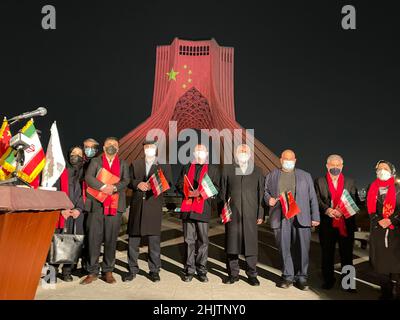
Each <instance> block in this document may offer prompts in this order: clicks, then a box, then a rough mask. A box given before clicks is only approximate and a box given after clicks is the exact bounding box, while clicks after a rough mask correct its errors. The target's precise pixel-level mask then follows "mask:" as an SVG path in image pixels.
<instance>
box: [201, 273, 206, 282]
mask: <svg viewBox="0 0 400 320" xmlns="http://www.w3.org/2000/svg"><path fill="white" fill-rule="evenodd" d="M199 281H200V282H208V278H207V275H205V274H199Z"/></svg>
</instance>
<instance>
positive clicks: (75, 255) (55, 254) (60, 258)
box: [47, 219, 85, 264]
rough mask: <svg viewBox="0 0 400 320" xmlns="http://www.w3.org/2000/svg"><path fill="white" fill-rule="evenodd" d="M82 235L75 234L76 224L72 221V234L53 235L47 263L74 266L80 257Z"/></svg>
mask: <svg viewBox="0 0 400 320" xmlns="http://www.w3.org/2000/svg"><path fill="white" fill-rule="evenodd" d="M84 239H85V236H84V235H77V234H76V222H75V219H74V221H73V234H66V233H55V234H54V235H53V238H52V240H51V245H50V250H49V254H48V258H47V261H48V263H49V264H76V263H77V262H78V259H79V257H80V256H81V253H82V249H83V245H84Z"/></svg>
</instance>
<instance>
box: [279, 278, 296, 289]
mask: <svg viewBox="0 0 400 320" xmlns="http://www.w3.org/2000/svg"><path fill="white" fill-rule="evenodd" d="M292 284H293V282H292V281H289V280H285V279H282V280H281V281H279V282H278V283H277V284H276V286H277V287H278V288H281V289H289V288H290V286H291V285H292Z"/></svg>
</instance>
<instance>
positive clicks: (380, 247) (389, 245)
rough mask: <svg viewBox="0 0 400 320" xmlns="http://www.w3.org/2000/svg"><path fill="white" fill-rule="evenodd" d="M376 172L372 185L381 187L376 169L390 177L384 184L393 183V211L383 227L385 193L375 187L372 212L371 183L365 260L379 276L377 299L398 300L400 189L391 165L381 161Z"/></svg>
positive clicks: (399, 283) (386, 189)
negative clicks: (367, 255) (366, 255)
mask: <svg viewBox="0 0 400 320" xmlns="http://www.w3.org/2000/svg"><path fill="white" fill-rule="evenodd" d="M376 169H377V175H378V179H377V180H375V182H379V184H380V185H382V182H381V181H382V180H381V181H379V180H380V179H379V175H380V174H379V171H380V170H382V169H383V170H387V171H390V174H391V175H392V177H391V178H390V180H388V181H391V182H390V184H392V185H393V184H394V190H395V191H394V192H395V208H394V212H393V213H392V214H391V215H390V217H389V218H388V219H389V221H388V224H389V223H390V225H388V226H387V225H385V222H384V220H385V217H384V213H383V211H384V210H383V208H384V204H385V200H386V197H387V195H388V193H389V190H388V188H385V187H379V189H378V192H377V195H376V198H375V201H376V211H375V210H372V209H371V208H370V205H369V202H370V200H371V199H370V198H372V194H371V193H372V192H371V189H372V185H373V184H371V185H370V186H369V189H368V194H367V206H368V212H369V214H370V218H371V226H370V253H369V259H370V263H371V265H372V267H373V269H374V270H375V272H376V273H378V274H379V276H380V285H381V292H382V295H381V297H380V299H382V300H391V299H397V300H398V299H400V186H399V185H398V184H395V180H394V176H395V173H396V169H395V167H394V166H393V165H392V164H391V163H389V162H387V161H383V160H381V161H379V162H378V164H377V166H376ZM390 184H388V185H390ZM389 188H390V187H389Z"/></svg>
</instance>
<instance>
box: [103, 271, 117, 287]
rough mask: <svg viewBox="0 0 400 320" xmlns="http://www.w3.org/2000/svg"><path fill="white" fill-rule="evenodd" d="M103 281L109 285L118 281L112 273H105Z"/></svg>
mask: <svg viewBox="0 0 400 320" xmlns="http://www.w3.org/2000/svg"><path fill="white" fill-rule="evenodd" d="M101 279H102V280H103V281H105V282H107V283H109V284H113V283H116V282H117V281H116V280H115V278H114V276H113V274H112V272H105V273H104V275H103V276H102V277H101Z"/></svg>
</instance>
